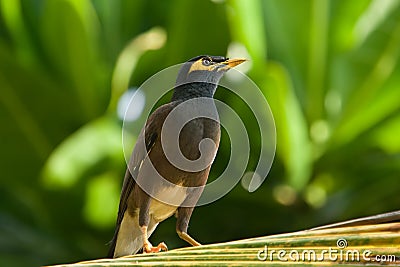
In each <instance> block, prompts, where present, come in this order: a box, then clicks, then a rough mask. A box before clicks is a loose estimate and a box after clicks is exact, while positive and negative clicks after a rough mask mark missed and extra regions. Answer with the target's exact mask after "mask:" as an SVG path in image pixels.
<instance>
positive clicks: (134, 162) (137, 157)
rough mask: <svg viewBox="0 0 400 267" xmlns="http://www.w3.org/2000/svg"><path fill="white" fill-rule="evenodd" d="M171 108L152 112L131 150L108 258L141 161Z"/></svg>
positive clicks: (110, 255)
mask: <svg viewBox="0 0 400 267" xmlns="http://www.w3.org/2000/svg"><path fill="white" fill-rule="evenodd" d="M171 107H172V106H171V105H169V104H167V105H164V106H161V107H160V108H158V109H157V110H156V111H155V112H153V114H151V115H150V117H149V119H148V120H147V122H146V125H145V127H143V129H142V130H141V132H140V134H139V136H138V138H137V141H136V144H135V148H134V149H133V152H132V156H131V159H130V161H129V164H128V168H127V170H126V172H125V177H124V182H123V185H122V191H121V198H120V202H119V208H118V217H117V222H116V227H115V232H114V236H113V239H112V240H111V241H110V249H109V253H108V256H109V257H111V258H112V257H113V255H114V250H115V245H116V242H117V237H118V231H119V227H120V225H121V222H122V219H123V218H124V214H125V211H126V210H127V208H128V202H129V197H130V196H131V192H132V190H133V189H134V188H135V184H136V182H135V179H136V178H137V175H138V173H139V171H140V167H141V164H142V162H143V160H144V159H145V158H146V157H147V156H148V155H149V153H150V152H151V150H152V148H153V146H154V144H155V143H156V140H157V138H158V132H159V131H160V127H161V126H162V123H163V122H164V119H165V117H166V115H167V114H168V113H169V112H170V110H171ZM160 113H162V114H160ZM160 115H161V116H160ZM143 139H144V140H143Z"/></svg>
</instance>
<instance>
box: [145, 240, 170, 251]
mask: <svg viewBox="0 0 400 267" xmlns="http://www.w3.org/2000/svg"><path fill="white" fill-rule="evenodd" d="M160 251H168V247H167V245H166V244H165V243H164V242H161V243H160V244H158V245H157V247H153V246H152V245H151V244H150V242H147V243H145V244H144V245H143V252H144V253H157V252H160Z"/></svg>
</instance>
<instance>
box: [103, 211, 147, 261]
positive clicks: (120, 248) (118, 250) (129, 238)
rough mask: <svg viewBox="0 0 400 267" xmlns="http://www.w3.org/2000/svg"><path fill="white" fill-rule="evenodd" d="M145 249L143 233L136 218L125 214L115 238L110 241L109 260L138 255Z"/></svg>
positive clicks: (117, 228)
mask: <svg viewBox="0 0 400 267" xmlns="http://www.w3.org/2000/svg"><path fill="white" fill-rule="evenodd" d="M142 247H143V236H142V231H141V230H140V227H139V221H138V218H137V215H136V216H133V217H132V216H131V215H130V214H129V213H128V212H125V214H124V217H123V219H122V221H121V224H119V225H117V227H116V229H115V233H114V237H113V238H112V240H111V241H110V250H109V252H108V257H109V258H117V257H122V256H127V255H132V254H136V253H137V252H138V251H139V250H140V249H141V248H142Z"/></svg>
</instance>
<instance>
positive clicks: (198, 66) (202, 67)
mask: <svg viewBox="0 0 400 267" xmlns="http://www.w3.org/2000/svg"><path fill="white" fill-rule="evenodd" d="M203 60H204V58H201V59H199V60H197V61H196V62H194V63H193V64H192V66H190V69H189V72H188V73H191V72H192V71H196V70H207V71H211V70H212V69H213V64H210V65H208V66H205V65H204V64H203Z"/></svg>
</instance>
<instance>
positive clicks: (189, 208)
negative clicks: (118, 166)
mask: <svg viewBox="0 0 400 267" xmlns="http://www.w3.org/2000/svg"><path fill="white" fill-rule="evenodd" d="M244 61H245V60H244V59H228V58H225V57H221V56H198V57H195V58H192V59H190V60H189V61H187V62H186V63H184V65H183V66H182V67H181V69H180V71H179V73H178V77H177V80H176V84H175V86H174V92H173V96H172V99H171V102H169V103H168V104H165V105H163V106H161V107H159V108H158V109H156V110H155V111H154V112H153V113H152V114H151V115H150V116H149V118H148V120H147V122H146V124H145V126H144V127H143V129H142V131H141V133H140V134H139V136H138V139H137V142H136V145H135V148H134V150H133V153H132V155H131V158H130V161H129V164H128V168H127V170H126V174H125V178H124V182H123V187H122V192H121V199H120V203H119V210H118V218H117V223H116V229H115V233H114V237H113V239H112V241H111V247H110V251H109V257H114V258H115V257H121V256H125V255H131V254H136V253H137V252H138V251H139V250H140V249H141V248H143V252H145V253H149V252H159V251H161V250H167V246H166V245H165V244H164V243H160V244H159V245H158V246H157V247H153V246H152V245H151V244H150V242H149V241H148V238H149V236H150V235H151V234H152V233H153V231H154V230H155V228H156V227H157V225H158V223H159V222H161V221H163V220H165V219H167V218H168V217H170V216H171V215H173V214H175V215H176V217H177V223H176V232H177V233H178V235H179V237H180V238H181V239H183V240H185V241H186V242H188V243H189V244H191V245H192V246H199V245H200V243H199V242H197V241H196V240H194V239H193V238H192V237H191V236H189V234H188V233H187V229H188V224H189V220H190V217H191V215H192V212H193V209H194V206H195V205H196V203H197V201H198V199H199V197H200V195H201V193H202V191H203V188H204V185H205V184H206V182H207V178H208V174H209V171H210V167H211V164H212V161H213V160H214V157H215V155H216V153H217V150H218V145H219V139H220V125H219V122H218V120H215V119H210V118H205V117H204V116H194V117H193V119H191V120H190V121H187V123H186V122H185V125H182V128H181V129H180V132H179V134H177V136H175V138H176V140H177V141H176V143H179V145H178V151H179V150H180V152H179V153H181V155H183V156H184V157H185V158H186V160H188V161H190V162H195V163H196V160H198V159H199V158H203V157H204V158H205V162H208V163H207V164H208V165H207V164H206V166H205V167H204V168H199V169H196V168H194V169H193V168H192V169H191V168H190V166H189V165H190V164H189V165H188V166H189V168H182V167H180V166H177V164H175V163H173V162H171V160H174V159H173V158H175V155H174V153H175V152H172V155H171V152H169V154H168V153H166V152H167V151H165V147H168V146H170V145H171V142H172V141H171V140H165V138H164V140H162V136H163V132H162V131H167V132H168V131H170V129H163V127H164V122H165V121H166V119H167V117H168V116H169V115H170V114H172V113H174V118H172V120H176V119H177V118H178V117H185V116H187V115H188V114H187V113H188V112H186V111H185V109H179V106H180V105H181V104H184V103H185V102H188V101H189V102H190V101H191V100H195V99H211V102H212V104H211V106H210V103H207V104H206V105H201V104H200V105H198V106H197V107H198V108H201V109H208V107H209V109H210V110H211V113H213V112H214V111H215V112H216V109H215V105H214V101H213V100H212V98H213V96H214V93H215V91H216V88H217V83H218V82H219V80H220V79H221V77H222V75H223V74H224V73H225V72H226V71H228V70H229V69H230V68H232V67H234V66H236V65H238V64H240V63H242V62H244ZM206 102H207V101H206ZM196 105H197V104H196ZM196 105H194V104H190V105H188V106H189V107H190V108H189V109H192V110H191V111H190V112H193V110H195V109H196V107H194V106H196ZM207 105H208V106H207ZM174 110H175V111H174ZM209 112H210V111H209ZM194 113H196V112H194ZM194 115H196V114H194ZM175 130H176V129H175ZM167 135H168V134H167ZM172 138H173V136H172ZM205 139H207V140H208V141H210V140H212V141H213V144H212V146H211V149H210V147H209V149H205V150H204V149H202V140H205ZM172 143H173V142H172ZM172 151H174V150H172ZM176 154H178V153H176ZM204 154H205V155H204ZM203 163H204V161H203V162H202V163H199V164H200V165H201V164H203ZM203 165H204V164H203ZM159 177H161V179H159Z"/></svg>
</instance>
